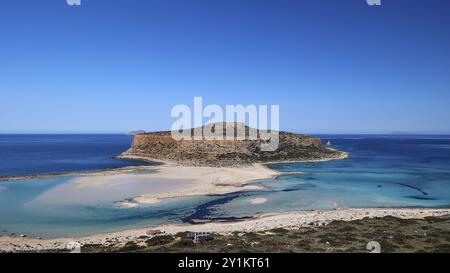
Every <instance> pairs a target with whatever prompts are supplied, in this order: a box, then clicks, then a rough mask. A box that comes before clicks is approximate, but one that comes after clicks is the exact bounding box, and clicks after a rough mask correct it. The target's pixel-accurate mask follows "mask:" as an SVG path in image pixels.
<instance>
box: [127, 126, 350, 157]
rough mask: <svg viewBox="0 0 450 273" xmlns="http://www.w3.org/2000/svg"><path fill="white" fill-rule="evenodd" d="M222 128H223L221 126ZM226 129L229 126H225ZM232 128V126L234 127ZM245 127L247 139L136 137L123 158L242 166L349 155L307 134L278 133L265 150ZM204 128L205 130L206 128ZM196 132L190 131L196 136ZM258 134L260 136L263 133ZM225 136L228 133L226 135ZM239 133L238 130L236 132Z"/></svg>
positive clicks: (153, 134) (156, 134)
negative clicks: (272, 145) (271, 148)
mask: <svg viewBox="0 0 450 273" xmlns="http://www.w3.org/2000/svg"><path fill="white" fill-rule="evenodd" d="M219 126H220V125H219ZM223 126H224V130H223V131H224V132H225V128H226V127H228V126H230V123H223ZM231 126H233V124H231ZM238 126H243V127H245V132H246V138H245V139H244V140H206V139H202V140H192V139H188V140H175V139H174V138H172V135H171V132H170V131H162V132H151V133H142V134H136V135H135V136H134V140H133V144H132V146H131V148H130V149H129V150H128V151H126V152H125V153H123V154H122V155H121V157H122V158H135V159H144V160H145V159H147V160H158V161H174V162H177V163H181V164H183V165H204V166H217V165H241V164H252V163H269V162H286V161H292V162H295V161H320V160H330V159H343V158H346V157H347V156H348V154H347V153H346V152H340V151H337V150H334V149H330V148H328V147H326V146H324V145H322V141H321V140H320V139H319V138H314V137H311V136H307V135H301V134H294V133H289V132H281V131H280V132H279V146H278V149H277V150H275V151H262V150H261V148H260V147H261V145H260V144H261V143H263V142H264V141H263V140H260V139H257V140H249V139H248V136H249V130H251V129H250V128H249V127H247V126H245V125H243V124H236V123H235V124H234V129H236V128H237V127H238ZM203 128H204V127H202V129H203ZM194 130H195V129H191V134H192V135H193V132H194ZM256 131H257V132H258V136H259V134H260V133H261V132H263V131H259V130H256ZM224 134H225V133H224ZM235 134H236V131H235Z"/></svg>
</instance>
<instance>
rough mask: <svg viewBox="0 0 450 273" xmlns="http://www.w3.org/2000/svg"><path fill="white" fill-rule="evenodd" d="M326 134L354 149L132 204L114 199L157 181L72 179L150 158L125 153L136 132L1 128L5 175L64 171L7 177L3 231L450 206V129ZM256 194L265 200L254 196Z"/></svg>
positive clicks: (83, 231)
mask: <svg viewBox="0 0 450 273" xmlns="http://www.w3.org/2000/svg"><path fill="white" fill-rule="evenodd" d="M317 136H318V137H320V138H321V139H322V141H323V143H327V142H330V147H331V148H334V149H338V150H342V151H347V152H349V153H350V157H349V158H348V159H346V160H333V161H326V162H312V163H283V164H274V165H270V167H271V168H274V169H276V170H280V171H282V172H285V175H282V176H279V177H276V178H273V179H263V180H256V181H253V182H251V183H255V184H258V185H260V186H262V187H260V188H261V189H260V190H252V191H242V192H236V193H231V194H224V195H206V196H195V197H182V198H171V199H167V200H163V201H162V202H160V203H157V204H148V205H143V206H139V207H136V208H123V207H121V206H118V205H117V204H116V203H115V202H114V201H117V200H120V199H127V198H132V197H135V196H136V194H137V192H138V191H145V190H146V189H147V188H148V187H151V186H149V185H148V183H147V184H146V183H145V181H140V180H133V181H118V182H117V183H114V184H113V186H111V187H109V188H105V189H104V190H103V192H102V191H100V190H96V191H95V190H94V191H89V192H79V193H78V194H82V196H84V198H73V196H71V193H72V192H73V191H72V190H71V188H70V185H71V183H72V182H73V181H74V180H75V179H78V178H79V177H77V175H76V173H77V172H92V171H97V170H104V169H114V168H120V167H125V166H138V165H148V164H151V163H144V162H139V161H130V160H119V159H116V156H117V155H119V154H120V153H121V152H123V151H125V150H127V149H128V148H129V147H130V145H131V142H132V137H131V136H128V135H119V134H117V135H0V177H9V176H27V175H40V174H55V173H59V174H63V175H60V176H46V177H42V178H38V177H37V178H32V179H22V180H10V181H6V180H0V235H2V234H3V235H8V234H25V235H27V236H40V237H60V236H82V235H90V234H96V233H100V232H111V231H118V230H124V229H129V228H138V227H149V226H154V225H158V224H162V223H172V222H173V223H181V222H188V223H197V222H199V220H201V221H207V220H215V221H231V220H236V219H245V218H249V217H252V216H254V215H257V214H263V213H274V212H289V211H300V210H315V209H339V208H359V207H370V208H373V207H396V208H399V207H400V208H401V207H429V208H433V207H449V206H450V136H447V135H394V134H393V135H317ZM298 172H303V174H299V173H298ZM64 174H67V175H64ZM119 180H120V179H119ZM178 182H179V183H181V182H182V181H178ZM178 182H177V181H174V183H171V185H172V186H173V187H175V186H176V185H177V183H178ZM148 190H150V188H148ZM256 198H258V199H257V200H259V201H260V202H252V201H254V200H255V199H256ZM261 200H263V202H261Z"/></svg>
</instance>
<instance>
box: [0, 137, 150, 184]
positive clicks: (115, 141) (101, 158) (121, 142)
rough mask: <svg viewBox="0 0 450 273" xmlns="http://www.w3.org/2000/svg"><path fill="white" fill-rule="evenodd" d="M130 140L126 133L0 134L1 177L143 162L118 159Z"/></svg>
mask: <svg viewBox="0 0 450 273" xmlns="http://www.w3.org/2000/svg"><path fill="white" fill-rule="evenodd" d="M132 140H133V137H132V136H129V135H119V134H118V135H1V134H0V177H1V176H22V175H33V174H43V173H67V172H77V171H93V170H99V169H109V168H117V167H124V166H134V165H142V164H144V163H142V162H138V161H131V160H117V159H114V157H115V156H118V155H120V154H121V153H122V152H124V151H126V150H127V149H128V148H129V147H130V145H131V142H132Z"/></svg>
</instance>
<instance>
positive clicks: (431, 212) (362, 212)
mask: <svg viewBox="0 0 450 273" xmlns="http://www.w3.org/2000/svg"><path fill="white" fill-rule="evenodd" d="M444 215H450V209H424V208H402V209H396V208H392V209H384V208H358V209H338V210H326V211H321V210H317V211H297V212H288V213H276V214H263V215H257V216H255V217H254V218H253V219H249V220H245V221H237V222H226V223H224V222H218V223H214V222H211V223H204V224H196V225H191V224H167V225H161V226H158V227H146V228H139V229H131V230H124V231H119V232H112V233H103V234H97V235H93V236H86V237H73V238H69V237H67V238H55V239H40V238H28V237H25V238H22V237H10V236H2V237H0V252H1V251H3V252H18V251H39V250H45V249H53V250H55V249H66V246H67V245H68V244H69V243H70V242H77V243H79V244H80V245H86V244H102V245H108V244H125V243H126V242H128V241H130V240H134V239H137V238H139V237H142V236H147V235H146V231H147V230H148V229H150V228H151V229H159V230H161V231H163V232H166V233H168V234H175V233H177V232H183V231H198V232H200V231H208V232H216V233H221V234H229V233H231V232H234V231H241V232H258V231H266V230H270V229H274V228H286V229H296V228H301V227H308V226H322V225H326V224H328V223H330V222H332V221H334V220H342V221H351V220H358V219H363V218H366V217H369V218H375V217H384V216H394V217H398V218H402V219H422V218H424V217H427V216H444Z"/></svg>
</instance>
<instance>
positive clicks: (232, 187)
mask: <svg viewBox="0 0 450 273" xmlns="http://www.w3.org/2000/svg"><path fill="white" fill-rule="evenodd" d="M149 169H151V170H154V171H155V172H149V173H144V174H134V173H124V174H120V175H118V174H105V175H101V176H99V175H95V176H84V177H80V178H77V179H76V180H75V181H74V182H73V183H72V187H73V188H75V189H84V188H97V187H103V186H107V185H110V184H112V183H115V182H116V181H117V180H118V178H120V179H121V180H124V181H126V180H132V179H133V178H135V177H136V176H139V179H148V180H149V181H162V182H164V181H166V182H167V183H171V181H172V182H173V181H177V182H182V183H183V186H182V187H178V188H177V189H176V190H168V191H157V190H153V191H152V192H148V193H145V192H144V193H142V194H141V195H139V196H136V197H134V198H130V199H127V200H117V204H120V205H122V206H123V207H130V208H134V207H136V206H138V205H139V204H155V203H158V202H159V201H160V200H161V199H165V198H173V197H185V196H195V195H205V194H226V193H231V192H236V191H242V190H254V189H260V188H261V187H260V186H258V185H251V184H248V183H249V182H251V181H253V180H258V179H266V178H271V177H276V176H277V175H280V172H278V171H275V170H272V169H270V168H268V167H266V166H265V165H263V164H254V165H253V166H242V167H239V168H231V167H230V168H225V167H191V166H180V165H176V164H173V163H167V164H164V165H160V166H155V167H149ZM118 176H119V177H118Z"/></svg>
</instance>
